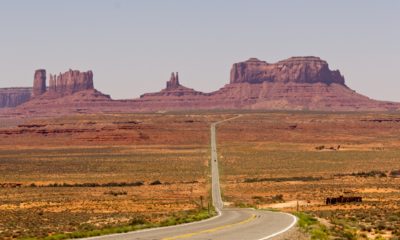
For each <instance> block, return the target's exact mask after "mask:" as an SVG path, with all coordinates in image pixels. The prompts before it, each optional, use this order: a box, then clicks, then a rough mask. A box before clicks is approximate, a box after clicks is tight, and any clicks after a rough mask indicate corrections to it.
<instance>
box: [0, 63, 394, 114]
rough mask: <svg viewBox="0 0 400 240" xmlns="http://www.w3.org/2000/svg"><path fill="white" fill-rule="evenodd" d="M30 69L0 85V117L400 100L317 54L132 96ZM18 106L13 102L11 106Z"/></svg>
mask: <svg viewBox="0 0 400 240" xmlns="http://www.w3.org/2000/svg"><path fill="white" fill-rule="evenodd" d="M49 78H50V79H49V86H48V87H47V85H46V71H45V70H44V69H39V70H37V71H36V72H35V74H34V84H33V88H7V89H0V107H3V108H4V107H8V108H4V109H3V110H1V111H0V116H1V115H3V116H30V115H40V116H50V115H57V114H74V113H100V112H101V113H115V112H144V111H146V112H155V111H169V110H200V109H202V110H207V109H226V110H228V109H249V110H318V111H398V110H400V103H394V102H386V101H377V100H373V99H370V98H368V97H366V96H363V95H361V94H358V93H356V92H355V91H354V90H352V89H350V88H349V87H347V85H346V83H345V79H344V77H343V76H342V74H341V73H340V72H339V71H338V70H334V71H333V70H330V69H329V66H328V63H327V62H326V61H324V60H321V59H320V58H318V57H292V58H289V59H286V60H283V61H279V62H277V63H268V62H265V61H260V60H258V59H257V58H250V59H249V60H247V61H244V62H239V63H235V64H233V66H232V69H231V72H230V82H229V83H228V84H226V85H225V86H224V87H222V88H221V89H219V90H217V91H214V92H211V93H203V92H199V91H195V90H193V89H191V88H187V87H185V86H183V85H181V83H180V81H179V76H178V73H172V74H171V77H170V80H169V81H167V84H166V87H165V88H164V89H162V90H161V91H159V92H155V93H146V94H143V95H141V96H140V98H137V99H128V100H113V99H111V98H110V96H109V95H105V94H103V93H101V92H99V91H97V90H96V89H95V88H94V84H93V73H92V72H91V71H87V72H80V71H73V70H69V71H68V72H65V73H63V74H61V73H60V74H59V75H58V76H56V75H51V74H50V77H49ZM15 106H17V107H15Z"/></svg>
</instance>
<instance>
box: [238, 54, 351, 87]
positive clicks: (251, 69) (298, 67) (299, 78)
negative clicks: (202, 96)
mask: <svg viewBox="0 0 400 240" xmlns="http://www.w3.org/2000/svg"><path fill="white" fill-rule="evenodd" d="M245 82H247V83H262V82H281V83H288V82H296V83H318V82H321V83H326V84H331V83H338V84H342V85H344V78H343V76H342V75H341V74H340V72H339V71H331V70H330V69H329V67H328V63H327V62H326V61H323V60H321V59H320V58H318V57H292V58H289V59H287V60H283V61H280V62H277V63H275V64H269V63H267V62H265V61H260V60H258V59H257V58H250V59H249V60H247V61H245V62H241V63H235V64H234V65H233V67H232V70H231V81H230V83H245Z"/></svg>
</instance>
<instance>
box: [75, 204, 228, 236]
mask: <svg viewBox="0 0 400 240" xmlns="http://www.w3.org/2000/svg"><path fill="white" fill-rule="evenodd" d="M217 213H218V214H217V216H214V217H212V218H207V219H204V220H201V221H196V222H190V223H183V224H177V225H173V226H166V227H155V228H147V229H143V230H137V231H130V232H125V233H116V234H106V235H102V236H96V237H88V238H81V239H101V238H107V237H112V236H119V235H126V234H136V233H143V232H151V231H157V230H164V229H170V228H177V227H183V226H188V225H192V224H198V223H205V222H208V221H211V220H214V219H216V218H219V217H221V215H222V213H221V211H220V210H219V209H217Z"/></svg>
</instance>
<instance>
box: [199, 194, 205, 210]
mask: <svg viewBox="0 0 400 240" xmlns="http://www.w3.org/2000/svg"><path fill="white" fill-rule="evenodd" d="M200 206H201V209H203V208H204V206H203V196H200Z"/></svg>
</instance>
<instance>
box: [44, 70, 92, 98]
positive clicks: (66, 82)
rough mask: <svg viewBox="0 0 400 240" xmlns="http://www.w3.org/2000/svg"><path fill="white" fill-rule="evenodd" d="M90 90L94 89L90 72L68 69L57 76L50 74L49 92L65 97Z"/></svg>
mask: <svg viewBox="0 0 400 240" xmlns="http://www.w3.org/2000/svg"><path fill="white" fill-rule="evenodd" d="M90 89H94V86H93V72H92V71H87V72H80V71H77V70H75V71H74V70H71V69H70V70H69V71H68V72H65V73H63V74H61V73H60V74H59V75H58V76H56V75H51V74H50V84H49V92H52V93H57V94H59V95H62V96H65V95H71V94H74V93H76V92H79V91H84V90H90Z"/></svg>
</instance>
